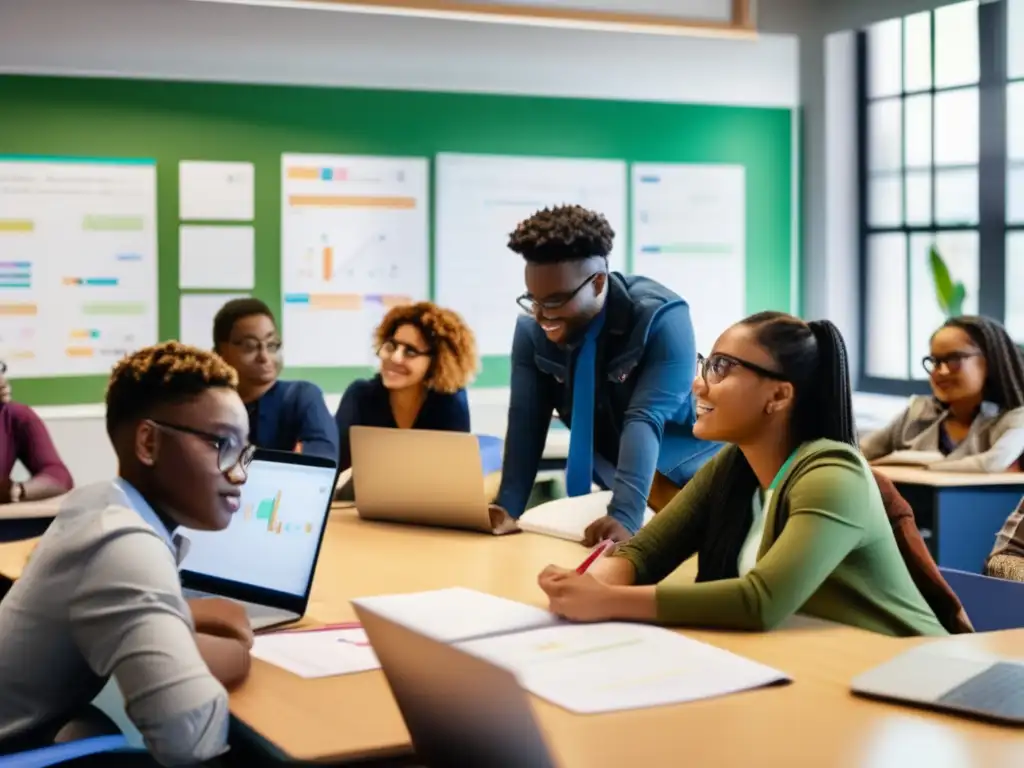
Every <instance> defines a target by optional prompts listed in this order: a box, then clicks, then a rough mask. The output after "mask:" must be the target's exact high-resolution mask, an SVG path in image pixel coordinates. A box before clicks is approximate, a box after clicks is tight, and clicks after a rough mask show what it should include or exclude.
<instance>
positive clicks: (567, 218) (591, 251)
mask: <svg viewBox="0 0 1024 768" xmlns="http://www.w3.org/2000/svg"><path fill="white" fill-rule="evenodd" d="M614 240H615V231H614V230H613V229H612V228H611V225H610V224H609V223H608V220H607V219H606V218H605V217H604V216H602V215H601V214H600V213H596V212H594V211H590V210H587V209H586V208H583V207H582V206H579V205H562V206H557V207H555V208H545V209H544V210H542V211H537V213H535V214H533V216H531V217H530V218H528V219H526V221H523V222H520V224H519V226H517V227H516V230H515V232H513V233H512V234H511V235H509V240H508V247H509V249H510V250H512V251H514V252H516V253H518V254H519V255H521V256H522V257H523V258H524V259H526V260H527V261H532V262H533V263H534V264H555V263H557V262H561V261H583V260H584V259H590V258H593V257H594V256H601V257H604V258H607V257H608V254H609V253H611V252H612V243H613V242H614Z"/></svg>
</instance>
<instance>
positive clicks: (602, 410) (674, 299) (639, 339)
mask: <svg viewBox="0 0 1024 768" xmlns="http://www.w3.org/2000/svg"><path fill="white" fill-rule="evenodd" d="M606 312H607V314H606V316H605V324H604V328H603V330H602V331H601V335H600V337H599V340H598V350H597V366H596V372H597V376H596V382H595V383H596V386H597V392H596V394H595V413H594V449H595V450H594V453H595V460H594V466H595V470H596V473H595V474H596V475H597V478H596V479H598V480H599V482H600V484H603V485H605V486H606V487H610V488H611V489H612V500H611V503H610V504H609V507H608V514H609V515H611V516H612V517H614V518H615V519H617V520H618V521H619V522H621V523H622V524H623V525H624V526H625V527H626V528H628V529H629V530H630V531H632V532H636V531H637V530H638V529H639V527H640V525H641V524H642V522H643V515H644V509H645V508H646V505H647V494H648V493H649V491H650V488H651V481H652V480H653V479H654V471H655V469H657V470H658V471H659V472H661V473H662V474H663V475H665V476H666V477H667V478H668V479H669V480H671V481H672V482H674V483H676V484H677V485H680V486H682V485H683V484H684V483H685V482H686V481H687V480H689V479H690V478H691V477H692V476H693V475H694V474H695V473H696V472H697V470H698V469H700V467H702V466H703V465H704V463H705V462H706V461H707V460H708V459H710V458H711V457H712V456H713V455H714V454H715V453H716V452H717V451H718V449H719V448H720V445H719V444H717V443H708V442H705V441H703V440H698V439H697V438H695V437H694V436H693V422H694V397H693V391H692V384H693V378H694V375H695V374H696V367H697V352H696V349H695V346H696V344H695V342H694V338H693V326H692V325H691V323H690V309H689V307H688V306H687V304H686V302H685V301H683V300H682V299H681V298H679V297H678V296H676V295H675V294H674V293H672V292H671V291H670V290H668V289H667V288H666V287H665V286H663V285H660V284H659V283H656V282H654V281H653V280H650V279H648V278H646V277H639V276H628V277H627V276H623V275H620V274H619V273H617V272H612V273H611V274H610V276H609V280H608V298H607V309H606ZM575 352H576V349H563V348H560V347H558V346H557V345H555V344H553V343H552V342H550V341H549V340H548V339H547V337H546V336H545V335H544V332H543V331H542V330H541V328H540V326H539V325H538V324H537V322H536V321H535V320H534V319H533V318H532V317H521V318H519V321H518V323H517V325H516V330H515V336H514V338H513V341H512V392H511V401H510V403H509V411H508V432H507V434H506V437H505V464H504V467H503V469H502V480H501V490H500V491H499V493H498V499H497V503H498V504H499V505H501V506H502V507H504V508H505V509H506V510H507V511H508V512H509V514H510V515H512V516H513V517H519V516H520V515H521V514H522V513H523V511H524V509H525V507H526V502H527V499H528V498H529V496H530V491H531V488H532V486H533V482H534V479H535V478H536V475H537V468H538V466H539V464H540V458H541V454H542V453H543V451H544V442H545V439H546V436H547V432H548V427H549V426H550V422H551V414H552V411H554V412H556V413H557V414H558V418H559V419H561V421H562V422H563V423H565V425H566V426H568V427H570V428H571V427H572V424H571V415H572V381H571V375H570V371H571V361H572V359H573V358H574V356H575ZM602 465H603V466H604V468H605V469H607V470H608V471H602ZM612 467H614V470H611V468H612Z"/></svg>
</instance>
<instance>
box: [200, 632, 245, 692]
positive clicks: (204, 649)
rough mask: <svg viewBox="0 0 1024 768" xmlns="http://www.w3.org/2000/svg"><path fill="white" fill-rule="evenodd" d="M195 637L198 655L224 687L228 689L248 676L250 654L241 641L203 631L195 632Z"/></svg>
mask: <svg viewBox="0 0 1024 768" xmlns="http://www.w3.org/2000/svg"><path fill="white" fill-rule="evenodd" d="M195 638H196V646H197V647H198V648H199V655H200V656H202V657H203V661H204V662H206V666H207V667H209V669H210V673H211V674H212V675H213V676H214V677H215V678H217V680H218V681H220V684H221V685H223V686H224V687H225V688H227V689H229V690H230V689H231V688H233V687H235V686H237V685H239V684H240V683H242V682H243V681H244V680H245V678H246V677H248V675H249V669H250V667H251V666H252V656H251V655H250V654H249V649H248V648H247V647H246V646H245V644H243V643H242V642H241V641H239V640H233V639H231V638H226V637H217V636H215V635H207V634H205V633H203V632H199V633H197V634H196V636H195Z"/></svg>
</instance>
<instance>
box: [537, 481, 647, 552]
mask: <svg viewBox="0 0 1024 768" xmlns="http://www.w3.org/2000/svg"><path fill="white" fill-rule="evenodd" d="M611 500H612V492H611V491H598V492H596V493H589V494H587V495H586V496H570V497H568V498H565V499H554V500H553V501H547V502H544V503H543V504H538V505H537V506H536V507H533V508H532V509H528V510H527V511H526V512H524V513H523V515H522V517H520V518H519V528H520V530H523V531H528V532H530V533H542V534H544V535H545V536H554V537H555V538H559V539H568V540H569V541H583V532H584V531H586V530H587V526H588V525H590V524H591V523H592V522H594V521H595V520H597V519H598V518H600V517H604V516H605V515H607V514H608V504H609V503H610V502H611ZM653 517H654V512H653V511H652V510H651V509H648V510H647V511H646V512H645V513H644V522H643V524H644V525H647V523H649V522H650V521H651V519H652V518H653Z"/></svg>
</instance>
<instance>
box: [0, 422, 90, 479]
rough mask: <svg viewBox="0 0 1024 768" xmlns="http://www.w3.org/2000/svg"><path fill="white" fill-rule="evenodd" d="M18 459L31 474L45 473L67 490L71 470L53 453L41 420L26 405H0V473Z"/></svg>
mask: <svg viewBox="0 0 1024 768" xmlns="http://www.w3.org/2000/svg"><path fill="white" fill-rule="evenodd" d="M19 460H20V461H21V463H22V464H24V465H25V468H26V469H27V470H28V471H29V473H30V474H31V475H32V477H35V476H36V475H46V476H47V477H49V478H51V479H53V480H55V481H56V482H57V483H59V484H60V485H62V486H63V487H64V488H65V490H69V491H70V490H71V487H72V485H73V483H72V480H71V473H70V472H68V468H67V467H66V466H64V462H63V461H61V460H60V456H58V455H57V449H56V448H55V447H54V445H53V440H51V439H50V433H49V432H47V431H46V425H45V424H43V420H42V419H40V418H39V416H38V415H36V412H35V411H33V410H32V409H31V408H29V407H28V406H27V405H22V404H21V403H7V404H5V405H0V477H4V478H7V477H10V476H11V470H12V469H14V464H15V462H17V461H19Z"/></svg>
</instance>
